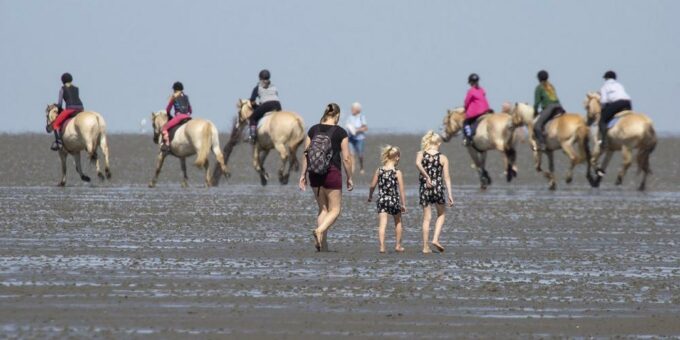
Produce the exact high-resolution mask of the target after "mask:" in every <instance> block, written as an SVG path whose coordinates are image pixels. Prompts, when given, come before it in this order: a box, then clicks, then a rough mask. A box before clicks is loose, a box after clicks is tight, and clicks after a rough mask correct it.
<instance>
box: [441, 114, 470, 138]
mask: <svg viewBox="0 0 680 340" xmlns="http://www.w3.org/2000/svg"><path fill="white" fill-rule="evenodd" d="M464 120H465V109H463V108H462V107H457V108H455V109H453V110H446V117H445V118H444V133H442V139H443V140H444V141H445V142H448V141H450V140H451V138H452V137H453V136H455V135H456V134H457V133H458V132H459V131H460V130H461V129H462V128H463V121H464Z"/></svg>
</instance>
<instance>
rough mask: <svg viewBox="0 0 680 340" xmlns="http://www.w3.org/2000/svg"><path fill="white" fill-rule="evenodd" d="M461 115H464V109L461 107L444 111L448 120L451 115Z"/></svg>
mask: <svg viewBox="0 0 680 340" xmlns="http://www.w3.org/2000/svg"><path fill="white" fill-rule="evenodd" d="M461 113H465V108H464V107H462V106H459V107H455V108H453V109H448V110H446V117H447V118H449V117H451V115H454V114H461Z"/></svg>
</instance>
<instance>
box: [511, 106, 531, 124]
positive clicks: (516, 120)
mask: <svg viewBox="0 0 680 340" xmlns="http://www.w3.org/2000/svg"><path fill="white" fill-rule="evenodd" d="M510 116H511V117H512V124H513V125H514V126H522V125H527V126H529V125H531V123H532V122H533V120H534V108H533V107H531V105H529V104H527V103H515V105H514V106H513V107H512V109H511V110H510Z"/></svg>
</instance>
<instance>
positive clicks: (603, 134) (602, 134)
mask: <svg viewBox="0 0 680 340" xmlns="http://www.w3.org/2000/svg"><path fill="white" fill-rule="evenodd" d="M599 143H600V148H602V149H604V148H605V146H606V144H607V130H604V131H600V141H599Z"/></svg>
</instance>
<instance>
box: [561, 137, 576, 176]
mask: <svg viewBox="0 0 680 340" xmlns="http://www.w3.org/2000/svg"><path fill="white" fill-rule="evenodd" d="M573 146H574V144H573V142H572V141H571V140H569V141H565V142H563V143H562V145H561V147H562V152H564V154H565V155H567V157H569V161H570V162H569V170H567V177H566V178H565V179H564V181H565V182H566V183H567V184H571V181H572V180H573V175H574V168H575V167H576V165H577V164H578V163H579V161H580V159H579V156H578V155H577V154H576V151H575V150H574V147H573Z"/></svg>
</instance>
